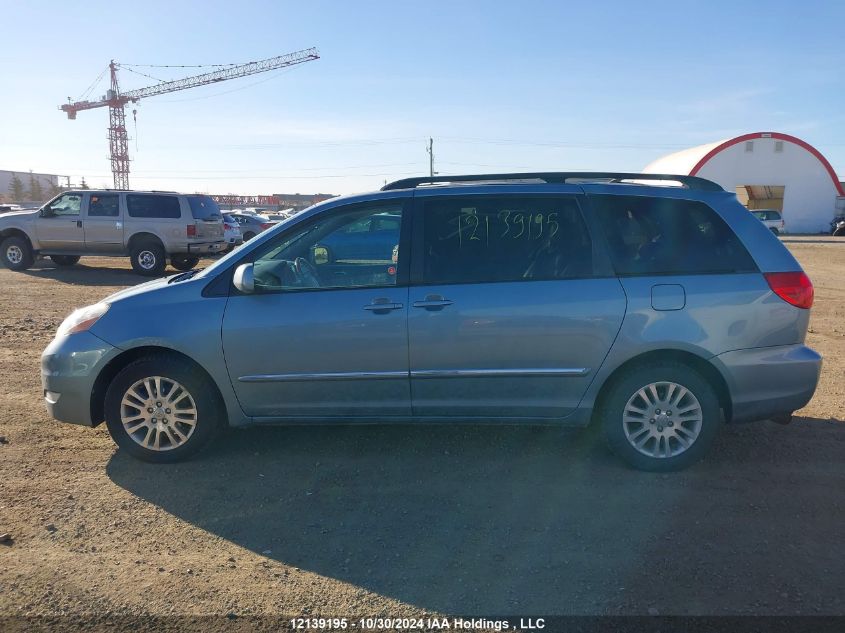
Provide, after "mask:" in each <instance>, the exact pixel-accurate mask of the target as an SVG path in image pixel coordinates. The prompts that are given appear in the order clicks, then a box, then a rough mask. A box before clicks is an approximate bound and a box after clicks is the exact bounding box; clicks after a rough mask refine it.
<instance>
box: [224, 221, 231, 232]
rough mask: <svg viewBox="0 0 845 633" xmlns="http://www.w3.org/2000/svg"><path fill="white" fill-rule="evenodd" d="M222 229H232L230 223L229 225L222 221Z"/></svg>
mask: <svg viewBox="0 0 845 633" xmlns="http://www.w3.org/2000/svg"><path fill="white" fill-rule="evenodd" d="M223 229H224V230H226V231H231V230H232V225H231V224H226V223H225V222H224V223H223Z"/></svg>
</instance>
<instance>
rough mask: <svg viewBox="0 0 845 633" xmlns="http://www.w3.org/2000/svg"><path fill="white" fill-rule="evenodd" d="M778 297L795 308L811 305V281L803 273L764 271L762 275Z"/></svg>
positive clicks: (806, 307)
mask: <svg viewBox="0 0 845 633" xmlns="http://www.w3.org/2000/svg"><path fill="white" fill-rule="evenodd" d="M763 276H764V277H765V278H766V281H767V282H768V283H769V288H771V289H772V292H774V293H775V294H776V295H777V296H778V297H780V298H781V299H783V300H784V301H786V302H787V303H789V304H791V305H794V306H795V307H796V308H804V309H808V308H810V307H812V305H813V282H811V281H810V278H809V277H807V275H806V274H804V273H765V274H764V275H763Z"/></svg>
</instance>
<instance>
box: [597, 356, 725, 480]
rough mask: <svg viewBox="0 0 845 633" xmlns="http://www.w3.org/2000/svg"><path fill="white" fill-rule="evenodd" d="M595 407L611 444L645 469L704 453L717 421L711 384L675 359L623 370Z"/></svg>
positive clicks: (687, 461)
mask: <svg viewBox="0 0 845 633" xmlns="http://www.w3.org/2000/svg"><path fill="white" fill-rule="evenodd" d="M598 413H599V418H600V419H601V421H602V425H603V427H604V432H605V437H606V438H607V443H608V445H609V446H610V449H611V450H612V451H613V452H614V453H616V454H617V455H618V456H619V457H621V458H622V459H624V460H625V461H626V462H628V463H629V464H630V465H631V466H633V467H634V468H637V469H639V470H647V471H658V472H665V471H673V470H681V469H683V468H687V467H688V466H691V465H692V464H694V463H695V462H697V461H699V460H700V459H701V458H702V457H704V455H705V454H706V452H707V450H708V449H709V448H710V445H711V444H712V443H713V439H714V438H715V437H716V433H717V432H718V430H719V426H720V425H721V412H720V407H719V399H718V397H717V395H716V391H715V390H714V389H713V386H712V385H711V384H710V383H709V382H708V381H707V380H706V379H705V378H704V377H703V376H702V375H701V374H700V373H699V372H697V371H696V370H695V369H693V368H691V367H689V366H687V365H682V364H679V363H674V362H661V363H657V364H653V365H645V366H644V365H639V366H637V367H634V368H631V369H629V370H628V371H626V372H625V373H624V374H623V375H621V376H620V377H619V378H618V379H617V380H615V381H614V383H613V384H612V385H611V387H610V391H609V393H608V394H607V396H606V397H605V398H604V400H603V403H602V405H601V407H600V409H599V412H598Z"/></svg>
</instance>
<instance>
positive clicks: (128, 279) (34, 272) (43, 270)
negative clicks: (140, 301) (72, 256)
mask: <svg viewBox="0 0 845 633" xmlns="http://www.w3.org/2000/svg"><path fill="white" fill-rule="evenodd" d="M22 272H23V274H25V275H29V276H31V277H40V278H43V279H52V280H53V281H57V282H59V283H63V284H71V285H74V286H136V285H138V284H140V283H144V282H146V281H150V280H151V279H153V278H152V277H143V276H141V275H139V274H137V273H135V272H134V271H132V270H131V269H128V268H120V267H117V266H115V267H111V266H102V265H97V266H87V265H86V264H85V260H82V261H81V262H80V263H78V264H75V265H73V266H64V267H63V266H56V265H55V264H53V263H52V262H50V261H42V262H36V263H35V265H34V266H33V267H32V268H30V269H29V270H24V271H22ZM177 272H178V271H175V270H174V271H170V270H168V271H166V272H165V275H164V276H166V275H175V274H176V273H177Z"/></svg>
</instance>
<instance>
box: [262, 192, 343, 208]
mask: <svg viewBox="0 0 845 633" xmlns="http://www.w3.org/2000/svg"><path fill="white" fill-rule="evenodd" d="M273 197H274V198H275V199H276V200H277V201H278V205H279V208H280V209H294V210H296V211H301V210H302V209H306V208H308V207H310V206H311V205H314V204H317V203H318V202H322V201H323V200H328V199H329V198H334V197H335V195H334V194H331V193H274V194H273Z"/></svg>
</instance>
